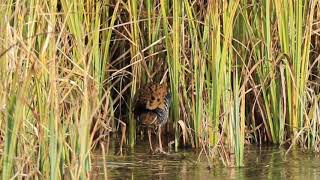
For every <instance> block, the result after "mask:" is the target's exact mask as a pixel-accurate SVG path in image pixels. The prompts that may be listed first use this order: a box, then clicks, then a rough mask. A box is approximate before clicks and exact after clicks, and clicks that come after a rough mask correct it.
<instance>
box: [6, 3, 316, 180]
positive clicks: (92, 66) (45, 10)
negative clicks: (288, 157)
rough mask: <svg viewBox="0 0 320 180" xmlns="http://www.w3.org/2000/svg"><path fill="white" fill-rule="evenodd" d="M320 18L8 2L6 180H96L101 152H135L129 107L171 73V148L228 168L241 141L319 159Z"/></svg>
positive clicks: (221, 8)
mask: <svg viewBox="0 0 320 180" xmlns="http://www.w3.org/2000/svg"><path fill="white" fill-rule="evenodd" d="M319 9H320V5H319V1H310V0H297V1H294V0H279V1H270V0H263V1H259V2H256V1H251V0H243V1H239V0H236V1H217V0H210V1H189V0H184V1H179V0H173V1H169V0H159V1H157V0H147V1H135V0H130V1H122V0H119V1H113V0H104V1H90V0H81V1H78V0H68V1H67V0H61V1H50V2H44V1H39V0H31V1H27V0H21V1H12V0H7V1H1V4H0V10H1V12H3V13H1V14H0V17H1V18H0V28H1V30H2V31H1V32H2V33H1V34H0V42H1V43H0V127H1V130H0V153H1V164H0V169H1V170H0V173H1V176H2V177H1V178H2V179H10V178H20V179H22V178H23V177H29V178H32V179H63V178H70V179H87V178H88V177H89V174H90V173H91V158H90V155H91V154H92V152H93V150H94V148H95V146H96V144H97V143H98V142H99V141H104V140H108V139H109V138H110V136H111V134H118V133H120V132H121V133H122V135H125V134H126V139H122V140H121V143H124V142H126V145H128V146H130V147H134V145H135V144H136V139H137V135H138V134H139V133H137V129H138V128H137V124H136V120H135V119H134V117H133V115H132V112H131V109H132V107H131V99H132V97H133V95H134V94H135V92H136V91H137V89H138V88H139V87H141V86H143V85H144V84H145V83H146V82H149V81H154V82H160V79H161V78H162V77H163V75H164V72H165V71H166V68H168V69H169V75H168V78H167V80H168V81H170V91H171V93H172V105H171V110H170V111H171V113H170V114H171V115H170V119H169V122H168V126H167V127H168V128H167V132H168V134H173V136H169V135H168V137H167V138H168V139H169V142H171V141H173V142H174V146H175V150H178V148H179V147H182V146H191V147H193V148H200V149H202V151H201V152H204V153H206V154H207V155H210V157H211V158H212V159H218V156H220V157H221V159H222V161H223V162H224V163H225V164H226V165H228V166H245V164H244V162H243V157H244V153H245V152H244V144H245V142H247V143H264V142H271V143H274V144H280V145H283V144H289V145H290V147H293V146H294V145H299V146H301V147H303V148H306V149H312V150H314V151H319V143H320V138H319V137H320V134H319V126H320V125H319V122H320V119H319V117H320V105H319V103H320V95H319V94H320V93H319V87H320V85H319V82H320V80H319V79H320V78H319V77H320V73H319V72H320V62H319V61H320V60H319V59H320V58H319V57H320V54H319V49H320V44H319V43H318V40H319V30H320V26H319V21H320V18H319V17H320V14H319V12H320V11H319ZM126 126H128V132H125V130H126ZM120 127H122V128H120ZM171 127H173V128H171ZM123 137H124V136H123ZM126 140H127V141H126ZM121 145H122V144H121ZM121 147H122V146H121Z"/></svg>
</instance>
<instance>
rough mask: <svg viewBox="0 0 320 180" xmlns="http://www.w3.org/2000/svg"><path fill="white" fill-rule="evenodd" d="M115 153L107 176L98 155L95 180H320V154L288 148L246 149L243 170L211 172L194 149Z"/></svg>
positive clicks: (140, 148)
mask: <svg viewBox="0 0 320 180" xmlns="http://www.w3.org/2000/svg"><path fill="white" fill-rule="evenodd" d="M115 151H116V149H115V148H111V149H110V150H109V155H107V156H106V157H105V159H106V161H107V162H106V164H105V165H106V166H105V167H106V172H107V173H106V174H104V168H103V157H102V155H101V152H99V151H97V152H96V154H95V155H94V156H93V167H94V168H93V172H92V179H95V180H97V179H105V177H106V178H107V179H137V180H143V179H159V180H161V179H162V180H170V179H182V180H189V179H237V180H241V179H258V178H261V179H320V158H319V156H318V155H319V154H314V153H304V152H302V151H300V150H292V151H291V152H290V153H289V154H288V155H287V156H285V152H286V151H285V149H281V148H278V147H257V146H246V149H245V152H246V153H245V166H244V167H242V168H233V167H224V166H222V165H221V163H220V164H215V165H213V167H212V168H211V169H210V168H208V167H209V166H208V165H209V164H208V161H207V160H206V159H207V158H206V156H205V155H203V156H200V158H199V154H198V153H196V152H194V151H193V150H181V151H180V152H177V153H174V152H170V154H169V155H159V154H158V155H151V154H150V153H149V146H148V145H147V144H143V145H138V146H137V147H136V148H135V149H134V152H133V150H132V151H131V152H126V153H124V155H123V156H118V155H115V154H116V152H115ZM198 158H199V159H200V161H198V160H197V159H198Z"/></svg>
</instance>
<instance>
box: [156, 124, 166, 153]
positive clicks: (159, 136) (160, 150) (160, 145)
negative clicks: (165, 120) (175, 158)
mask: <svg viewBox="0 0 320 180" xmlns="http://www.w3.org/2000/svg"><path fill="white" fill-rule="evenodd" d="M158 138H159V149H158V150H159V152H160V153H163V154H167V153H166V152H165V151H164V150H163V148H162V141H161V125H160V126H159V128H158Z"/></svg>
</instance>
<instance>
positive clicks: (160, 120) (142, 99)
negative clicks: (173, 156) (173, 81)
mask: <svg viewBox="0 0 320 180" xmlns="http://www.w3.org/2000/svg"><path fill="white" fill-rule="evenodd" d="M170 102H171V93H170V92H169V91H168V85H167V83H166V82H165V83H162V84H158V83H154V82H151V83H148V84H146V85H145V86H143V87H141V88H140V89H138V90H137V92H136V94H135V96H134V99H133V108H134V109H133V113H134V115H135V117H136V119H137V121H138V123H139V124H140V125H142V126H144V127H147V132H148V139H149V145H150V149H151V151H152V152H154V151H153V148H152V140H151V131H152V129H154V130H157V131H158V133H157V135H158V140H159V148H158V150H159V152H161V153H165V151H164V150H163V147H162V141H161V127H162V126H164V125H165V124H166V122H167V121H168V117H169V108H170Z"/></svg>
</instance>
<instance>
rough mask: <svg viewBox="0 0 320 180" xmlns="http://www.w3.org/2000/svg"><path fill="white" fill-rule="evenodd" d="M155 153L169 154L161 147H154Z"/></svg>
mask: <svg viewBox="0 0 320 180" xmlns="http://www.w3.org/2000/svg"><path fill="white" fill-rule="evenodd" d="M154 152H155V153H159V154H164V155H169V153H168V152H166V151H164V150H163V149H162V148H159V147H158V148H156V150H155V151H154Z"/></svg>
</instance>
